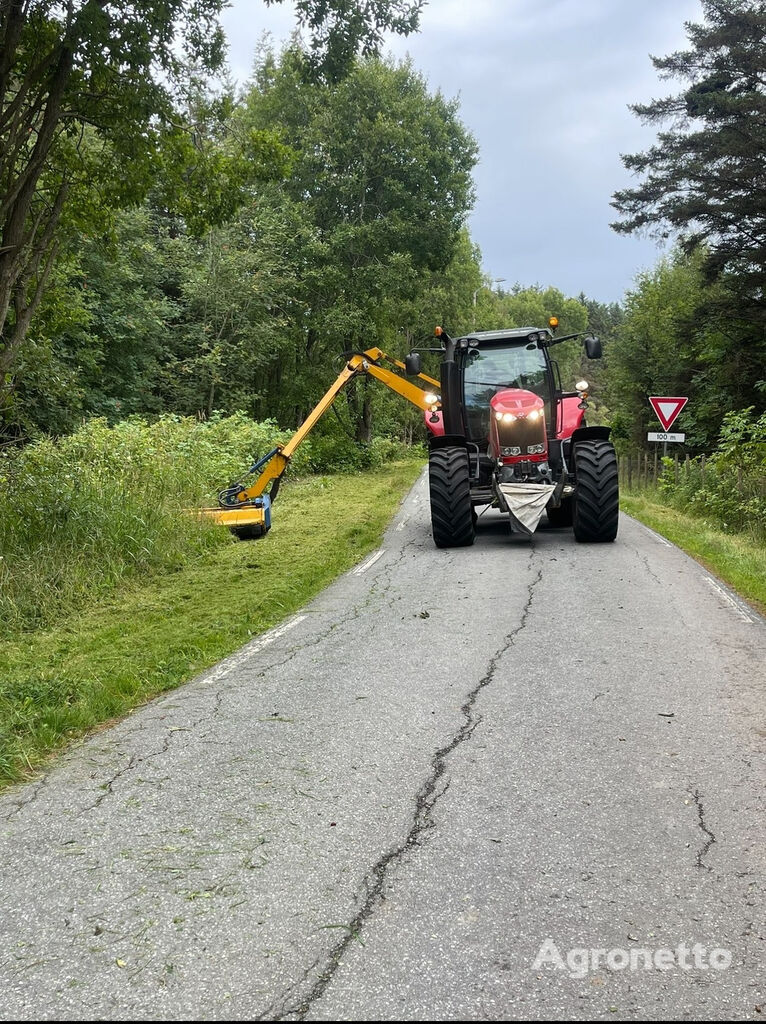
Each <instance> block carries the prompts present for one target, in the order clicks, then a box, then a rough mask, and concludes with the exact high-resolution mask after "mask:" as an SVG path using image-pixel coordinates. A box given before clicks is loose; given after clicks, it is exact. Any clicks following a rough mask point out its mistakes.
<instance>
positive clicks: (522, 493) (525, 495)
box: [499, 483, 553, 536]
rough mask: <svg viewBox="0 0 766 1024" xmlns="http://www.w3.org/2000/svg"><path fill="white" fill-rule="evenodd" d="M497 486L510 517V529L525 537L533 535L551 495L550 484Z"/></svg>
mask: <svg viewBox="0 0 766 1024" xmlns="http://www.w3.org/2000/svg"><path fill="white" fill-rule="evenodd" d="M499 486H500V490H501V492H502V495H503V498H504V499H505V503H506V505H507V506H508V512H509V513H510V516H511V529H512V530H515V531H518V532H519V533H525V534H527V536H529V535H531V534H533V533H534V532H535V530H536V529H537V526H538V523H539V522H540V520H541V519H542V515H543V512H544V511H545V506H546V505H547V504H548V502H549V500H550V498H551V495H552V494H553V487H552V486H551V485H550V484H526V483H518V484H500V485H499Z"/></svg>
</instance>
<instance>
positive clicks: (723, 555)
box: [620, 493, 766, 615]
mask: <svg viewBox="0 0 766 1024" xmlns="http://www.w3.org/2000/svg"><path fill="white" fill-rule="evenodd" d="M620 505H621V507H622V509H623V511H624V512H627V513H628V515H631V516H633V517H634V518H635V519H639V520H640V521H641V522H642V523H645V524H646V525H647V526H649V527H650V528H651V529H652V530H656V532H657V533H659V534H661V535H662V536H663V537H666V538H667V539H668V540H670V541H672V542H673V543H674V544H677V545H678V547H679V548H681V549H682V550H683V551H685V552H686V553H687V554H688V555H691V556H692V558H695V559H696V560H697V561H698V562H700V563H701V564H702V565H704V566H705V568H706V569H708V570H709V571H710V572H712V573H713V574H714V575H715V576H717V577H718V578H719V579H721V580H723V582H724V583H727V584H728V585H729V586H730V587H732V588H733V589H734V590H736V591H737V593H738V594H740V595H741V596H742V597H744V598H745V599H746V600H747V601H749V602H750V603H751V604H752V606H753V607H754V608H755V609H756V611H758V612H760V613H761V615H766V547H764V545H763V544H762V543H761V542H760V541H758V540H756V539H755V538H754V537H750V536H748V535H747V534H728V533H724V532H723V531H722V530H718V529H716V528H715V527H713V526H710V525H709V524H708V523H706V522H705V521H704V520H703V519H699V518H696V517H694V516H690V515H688V514H687V513H684V512H679V511H678V510H677V509H674V508H668V506H667V505H659V504H657V503H656V502H653V501H651V500H650V499H649V498H647V497H645V496H643V495H637V494H625V493H622V494H621V495H620Z"/></svg>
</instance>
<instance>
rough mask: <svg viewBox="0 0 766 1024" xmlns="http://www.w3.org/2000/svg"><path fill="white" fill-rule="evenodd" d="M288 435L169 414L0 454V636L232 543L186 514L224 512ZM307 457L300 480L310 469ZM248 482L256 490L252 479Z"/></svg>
mask: <svg viewBox="0 0 766 1024" xmlns="http://www.w3.org/2000/svg"><path fill="white" fill-rule="evenodd" d="M288 436H289V435H288V434H285V433H283V432H280V431H279V430H278V428H277V426H276V424H275V423H273V421H265V422H262V423H255V422H253V421H252V420H249V419H248V418H247V417H246V416H245V415H243V414H237V415H234V416H229V417H226V418H218V417H216V418H214V419H211V420H210V421H207V422H199V421H197V420H194V419H181V418H179V417H174V416H167V417H164V418H162V419H160V420H159V421H157V422H156V423H152V424H149V423H146V422H145V421H143V420H142V419H140V418H131V419H129V420H125V421H124V422H121V423H118V424H117V425H116V426H114V427H109V426H108V425H107V423H106V421H105V420H102V419H96V420H91V421H90V422H88V423H86V424H85V425H84V426H83V427H82V428H81V429H80V430H78V431H76V433H74V434H72V435H70V436H68V437H64V438H61V439H59V440H52V439H50V438H44V439H42V440H39V441H36V442H34V443H32V444H30V445H28V446H27V447H25V448H23V449H20V450H12V451H5V452H4V453H2V454H0V630H2V629H3V628H4V629H6V630H7V629H18V628H25V627H28V628H32V627H35V626H39V625H42V624H44V623H47V622H50V621H52V620H53V619H55V618H56V616H57V615H60V614H61V613H63V612H64V611H66V610H68V609H71V608H73V607H76V606H78V605H79V604H81V603H83V602H85V601H88V600H90V599H92V598H93V597H94V596H95V595H97V594H100V593H104V592H106V591H108V590H109V589H111V588H113V587H114V586H115V584H117V583H118V582H119V581H121V580H123V579H125V578H127V577H129V576H135V575H136V574H139V573H147V572H148V573H151V572H156V571H158V570H165V571H167V570H172V569H173V568H175V567H178V566H180V565H182V564H184V563H185V562H188V561H190V560H192V559H194V558H195V557H197V556H198V555H199V554H200V552H201V551H203V550H204V549H206V548H208V547H210V546H214V545H216V544H221V543H227V542H228V541H229V540H230V539H231V537H230V534H229V533H228V532H227V531H225V530H221V529H219V528H211V527H210V525H209V524H208V523H206V522H201V521H199V520H198V519H195V517H194V516H191V515H188V514H186V513H185V511H184V510H186V509H194V508H197V507H199V506H200V505H206V504H215V503H216V502H215V497H216V492H217V491H218V490H219V489H221V488H222V487H224V486H227V485H228V484H230V483H233V482H235V481H236V480H241V479H242V478H243V474H244V473H245V472H246V470H247V468H248V467H249V466H250V465H251V464H252V462H253V461H254V457H255V456H258V455H263V454H266V452H267V451H269V450H270V449H271V448H272V447H273V446H274V443H275V442H276V441H278V440H282V441H284V440H286V439H287V437H288ZM309 460H310V449H309V448H307V447H304V448H302V449H300V450H299V452H298V453H297V455H296V458H295V460H294V462H293V464H292V465H291V468H290V471H291V473H295V472H300V471H301V470H303V471H306V469H307V468H308V465H309ZM245 482H249V481H245Z"/></svg>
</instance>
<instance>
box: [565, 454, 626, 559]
mask: <svg viewBox="0 0 766 1024" xmlns="http://www.w3.org/2000/svg"><path fill="white" fill-rule="evenodd" d="M574 464H575V494H574V503H573V507H572V508H573V514H572V526H573V527H574V535H575V540H578V541H584V542H602V541H611V540H614V538H615V537H616V536H617V520H618V516H619V486H618V481H617V456H616V455H615V451H614V445H613V444H612V442H611V441H601V440H594V441H581V442H580V443H579V444H578V445H577V446H576V447H575V452H574Z"/></svg>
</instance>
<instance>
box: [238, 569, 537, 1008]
mask: <svg viewBox="0 0 766 1024" xmlns="http://www.w3.org/2000/svg"><path fill="white" fill-rule="evenodd" d="M541 579H542V570H538V573H537V576H536V577H535V579H534V580H532V582H531V583H530V584H529V585H528V592H527V599H526V602H525V605H524V609H523V611H522V614H521V619H520V620H519V623H518V625H517V626H516V627H515V628H514V629H513V630H511V632H510V633H508V634H507V635H506V636H505V638H504V639H503V642H502V644H501V645H500V647H499V648H498V650H497V651H496V652H495V653H494V654H493V655H492V657H491V658H490V660H489V662H488V664H487V668H486V671H485V672H484V675H483V676H482V677H481V679H480V680H479V681H478V683H476V685H475V686H474V687H473V689H472V690H471V691H470V692H469V693H468V695H467V696H466V699H465V701H464V703H463V705H462V707H461V709H460V712H461V715H462V717H463V722H462V724H461V725H460V727H459V728H458V729H457V730H456V731H455V733H454V734H453V736H452V738H451V739H450V740H449V742H448V743H445V744H444V746H442V747H439V749H438V750H436V751H435V753H434V754H433V756H432V758H431V767H430V771H429V774H428V776H427V778H426V779H425V781H424V782H423V783H422V785H421V786H420V789H419V790H418V792H417V794H416V797H415V809H414V812H413V815H412V819H411V823H410V827H409V829H408V831H407V834H406V836H405V837H404V839H403V840H402V841H401V842H400V843H399V844H398V845H397V846H395V847H393V848H392V849H390V850H388V851H387V852H386V853H384V854H383V855H382V856H381V857H380V859H379V860H378V861H377V862H376V863H375V864H374V865H373V866H372V868H371V869H370V870H369V871H368V872H367V874H366V875H365V877H364V880H363V892H362V897H361V902H360V905H359V907H358V909H357V911H356V914H355V915H354V916H353V918H352V919H351V920H350V921H349V922H348V924H346V925H345V927H344V929H343V936H342V938H341V939H339V941H338V942H337V944H336V945H335V946H334V947H333V948H332V949H331V950H330V952H329V954H328V955H327V957H326V960H325V965H324V967H323V968H322V970H321V971H320V973H319V975H318V976H317V977H316V979H315V980H314V983H313V984H312V986H311V988H310V989H309V990H308V992H307V993H306V995H305V996H304V997H303V998H302V999H301V1001H300V1002H298V1003H297V1005H295V1004H294V1005H292V1006H290V1005H287V1002H288V1000H289V999H290V998H291V997H292V995H293V993H294V992H295V990H296V989H297V988H299V987H300V983H298V984H297V985H293V986H290V988H289V989H288V990H287V992H286V993H284V994H283V995H282V997H281V998H280V1000H279V1002H278V1003H276V1004H272V1005H271V1006H269V1007H268V1008H267V1009H266V1010H264V1012H263V1013H261V1014H259V1015H258V1017H257V1018H256V1019H257V1020H303V1019H304V1017H305V1016H306V1015H307V1014H308V1013H309V1011H310V1010H311V1007H312V1006H313V1004H314V1003H315V1002H317V1000H319V999H320V998H321V997H322V996H323V995H324V992H325V991H326V989H327V987H328V985H329V984H330V983H331V981H332V979H333V977H334V975H335V972H336V971H337V969H338V967H339V966H340V964H341V962H342V960H343V956H344V954H345V953H346V950H347V949H348V947H349V945H350V944H351V943H352V942H354V941H356V940H358V939H359V936H360V933H361V932H362V929H363V928H364V926H365V925H366V924H367V922H368V921H369V919H370V918H371V917H372V915H373V914H374V912H375V910H376V909H377V907H378V905H379V904H380V903H381V902H382V900H383V899H384V898H385V897H384V895H383V889H384V886H385V883H386V878H387V876H388V873H389V870H390V869H391V868H392V867H393V866H395V865H396V863H397V862H398V861H399V860H401V859H402V858H403V857H404V856H405V855H406V854H407V852H408V851H409V850H411V849H412V848H413V847H416V846H418V845H419V844H420V842H421V841H422V839H423V837H424V836H425V835H426V833H428V832H429V831H430V830H431V829H432V828H434V821H433V811H434V808H435V806H436V804H437V803H438V801H439V799H440V798H441V797H442V796H443V795H444V794H445V793H446V792H447V790H448V788H449V780H448V779H447V780H444V779H443V776H444V774H445V772H446V770H447V762H448V759H449V757H450V755H451V754H452V753H453V752H454V751H455V750H456V749H457V748H458V747H460V746H461V744H463V743H465V742H466V741H467V740H469V739H470V738H471V736H473V733H474V732H475V730H476V728H477V727H478V725H479V724H480V722H481V720H482V717H481V715H479V714H478V713H477V712H476V702H477V700H478V698H479V696H480V694H481V692H482V691H483V690H485V689H486V688H487V687H488V686H489V685H490V683H491V682H492V680H493V678H494V676H495V672H496V671H497V667H498V665H499V663H500V661H501V659H502V658H503V656H504V655H505V654H506V652H507V651H508V650H509V649H510V648H511V647H513V645H514V643H515V641H516V638H517V637H518V635H519V634H520V633H521V632H522V630H523V629H524V627H525V626H526V624H527V619H528V617H529V613H530V610H531V608H532V601H533V598H534V591H535V587H536V586H537V585H538V583H540V581H541ZM307 974H308V972H306V973H304V975H303V978H302V979H301V981H303V980H307Z"/></svg>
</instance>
